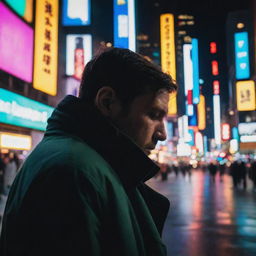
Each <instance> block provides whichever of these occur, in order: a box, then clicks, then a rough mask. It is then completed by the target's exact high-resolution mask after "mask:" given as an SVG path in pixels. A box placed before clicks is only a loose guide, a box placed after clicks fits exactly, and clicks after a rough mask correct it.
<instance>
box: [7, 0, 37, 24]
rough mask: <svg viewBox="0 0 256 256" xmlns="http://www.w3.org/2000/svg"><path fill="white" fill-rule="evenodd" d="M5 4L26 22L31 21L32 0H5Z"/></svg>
mask: <svg viewBox="0 0 256 256" xmlns="http://www.w3.org/2000/svg"><path fill="white" fill-rule="evenodd" d="M5 2H6V3H7V4H8V5H9V6H10V7H11V8H12V9H13V10H14V11H15V12H16V13H17V14H18V15H20V16H21V17H23V18H24V19H25V20H26V21H27V22H32V21H33V0H5Z"/></svg>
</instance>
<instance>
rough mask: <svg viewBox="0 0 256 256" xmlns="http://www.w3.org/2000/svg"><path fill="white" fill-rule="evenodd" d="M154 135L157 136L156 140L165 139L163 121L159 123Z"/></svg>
mask: <svg viewBox="0 0 256 256" xmlns="http://www.w3.org/2000/svg"><path fill="white" fill-rule="evenodd" d="M156 137H157V140H161V141H164V140H166V138H167V135H166V129H165V125H164V122H162V123H161V124H160V125H159V127H158V129H157V132H156Z"/></svg>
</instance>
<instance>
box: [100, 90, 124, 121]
mask: <svg viewBox="0 0 256 256" xmlns="http://www.w3.org/2000/svg"><path fill="white" fill-rule="evenodd" d="M95 105H96V107H97V108H98V109H99V111H100V112H101V113H102V114H103V115H104V116H106V117H110V118H112V117H114V115H115V113H116V111H118V109H119V107H120V105H119V100H118V99H117V96H116V93H115V91H114V90H113V88H111V87H108V86H104V87H102V88H100V89H99V90H98V92H97V94H96V97H95Z"/></svg>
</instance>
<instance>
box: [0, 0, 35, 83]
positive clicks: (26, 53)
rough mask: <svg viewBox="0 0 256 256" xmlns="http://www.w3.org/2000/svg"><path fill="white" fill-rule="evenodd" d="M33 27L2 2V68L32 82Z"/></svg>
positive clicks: (0, 58) (0, 10)
mask: <svg viewBox="0 0 256 256" xmlns="http://www.w3.org/2000/svg"><path fill="white" fill-rule="evenodd" d="M33 35H34V33H33V29H32V28H31V27H29V26H28V25H27V24H25V22H23V21H22V20H21V19H19V18H18V17H17V16H16V15H15V14H13V13H12V12H11V11H10V10H9V8H7V7H6V6H5V5H4V4H3V3H1V2H0V69H2V70H4V71H5V72H7V73H9V74H11V75H13V76H16V77H18V78H20V79H22V80H24V81H26V82H28V83H31V82H32V68H33Z"/></svg>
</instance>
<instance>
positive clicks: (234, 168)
mask: <svg viewBox="0 0 256 256" xmlns="http://www.w3.org/2000/svg"><path fill="white" fill-rule="evenodd" d="M230 175H231V176H232V180H233V186H234V188H237V186H238V184H239V183H240V171H239V164H238V162H237V161H234V162H233V163H232V164H231V165H230Z"/></svg>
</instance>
